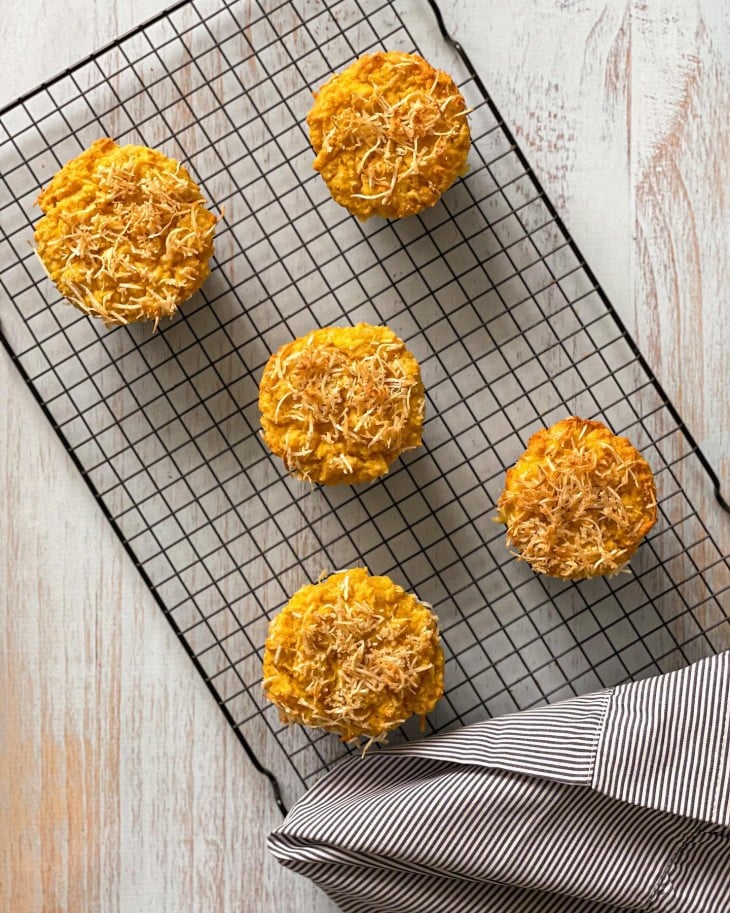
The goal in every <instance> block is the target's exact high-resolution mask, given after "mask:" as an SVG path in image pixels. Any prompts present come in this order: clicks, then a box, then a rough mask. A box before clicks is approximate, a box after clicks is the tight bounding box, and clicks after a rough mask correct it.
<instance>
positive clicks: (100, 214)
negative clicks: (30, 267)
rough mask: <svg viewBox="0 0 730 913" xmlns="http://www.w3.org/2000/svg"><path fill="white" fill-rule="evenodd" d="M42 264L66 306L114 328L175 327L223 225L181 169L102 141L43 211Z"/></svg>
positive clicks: (150, 153)
mask: <svg viewBox="0 0 730 913" xmlns="http://www.w3.org/2000/svg"><path fill="white" fill-rule="evenodd" d="M37 203H38V205H39V206H40V208H41V209H42V210H43V212H44V213H45V215H43V216H42V218H41V219H40V220H39V221H38V224H37V225H36V229H35V243H36V250H37V252H38V256H39V257H40V259H41V262H42V263H43V265H44V267H45V269H46V272H47V273H48V275H49V276H50V278H51V279H52V280H53V282H54V283H55V284H56V286H57V287H58V290H59V291H60V292H61V294H63V295H64V296H65V297H66V298H68V300H69V301H71V302H72V303H73V304H75V305H76V307H78V308H80V309H81V310H82V311H84V312H85V313H86V314H90V315H92V316H93V317H99V318H101V320H103V321H104V323H105V324H106V325H107V326H112V325H115V324H126V323H133V322H135V321H138V320H154V322H155V328H156V327H157V324H158V322H159V320H160V318H161V317H172V315H173V314H174V313H175V311H176V310H177V308H178V307H179V306H180V305H181V304H182V302H183V301H186V300H187V299H188V298H190V296H191V295H192V294H193V293H194V292H195V291H197V289H198V288H199V287H200V286H201V284H202V283H203V280H204V279H205V277H206V276H207V275H208V273H209V272H210V267H209V260H210V258H211V256H212V254H213V233H214V231H215V224H216V222H217V217H216V216H214V215H213V213H211V212H209V211H208V209H206V205H205V200H204V199H203V197H202V196H201V193H200V190H199V189H198V186H197V184H196V183H195V182H194V181H193V180H192V178H191V177H190V175H189V174H188V172H187V171H186V170H185V168H183V166H182V165H181V164H180V163H179V162H176V161H175V160H174V159H169V158H167V157H166V156H165V155H163V154H162V153H161V152H157V151H156V150H154V149H148V148H147V147H146V146H118V145H117V144H116V143H115V142H114V140H111V139H99V140H97V141H96V142H95V143H93V144H92V145H91V146H90V147H89V148H88V149H86V150H85V151H84V152H82V153H81V155H79V156H77V157H76V158H75V159H72V160H71V161H70V162H68V163H67V164H66V165H64V166H63V168H61V170H60V171H59V172H58V173H57V174H56V175H55V176H54V178H53V179H52V180H51V183H50V184H49V185H48V187H46V189H45V190H44V191H43V192H42V193H41V195H40V196H39V197H38V201H37Z"/></svg>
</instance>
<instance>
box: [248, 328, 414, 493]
mask: <svg viewBox="0 0 730 913" xmlns="http://www.w3.org/2000/svg"><path fill="white" fill-rule="evenodd" d="M337 333H340V334H344V333H348V334H350V335H349V337H348V338H349V339H350V340H352V339H354V338H357V347H356V350H353V348H352V347H351V346H347V345H344V344H342V345H341V344H339V340H338V338H337V336H336V335H334V334H337ZM328 334H329V335H328ZM262 388H264V389H266V390H267V392H270V394H271V396H272V397H273V403H275V407H274V408H273V416H271V415H269V416H266V417H263V416H262V420H263V421H264V427H265V429H266V437H267V440H269V441H270V443H271V441H272V437H273V436H272V434H271V428H270V427H269V425H268V420H269V419H271V418H273V422H274V423H275V424H276V425H278V426H279V427H280V428H281V429H286V430H285V431H284V432H281V433H280V434H281V437H282V445H283V446H282V448H281V449H282V450H283V453H282V454H281V455H282V456H283V458H284V461H285V463H286V465H287V468H288V469H289V471H290V472H292V473H293V474H294V475H296V476H298V477H299V478H303V479H309V478H310V472H311V468H312V463H313V461H315V462H316V461H319V460H321V459H322V458H325V459H326V460H327V461H328V463H329V464H331V466H332V467H334V469H336V471H337V473H338V474H339V475H341V476H343V477H344V478H347V477H348V476H352V475H353V472H354V464H355V463H357V465H358V468H359V469H361V468H362V464H363V463H364V462H368V461H369V460H371V459H373V456H374V454H375V453H376V452H377V453H378V454H383V453H392V454H393V455H395V454H397V453H401V452H403V451H404V450H408V449H411V448H412V447H414V446H417V443H418V441H420V426H421V422H422V419H423V389H422V385H421V381H420V373H419V372H418V368H417V364H416V362H415V359H414V358H413V356H412V355H411V354H410V353H409V352H408V350H407V349H406V348H405V346H404V344H403V343H402V341H401V340H399V339H398V338H397V337H396V336H395V335H394V334H393V333H391V332H390V331H389V330H384V329H383V328H370V327H367V326H366V325H364V324H360V325H359V326H358V327H355V328H351V329H349V328H348V329H346V330H341V329H339V328H334V329H333V330H320V331H316V332H314V333H311V334H310V335H309V336H308V337H306V339H305V340H304V345H295V346H284V347H282V349H280V350H279V351H278V352H277V353H276V354H275V355H274V356H272V358H271V359H270V362H269V364H268V365H267V369H266V372H265V375H264V378H263V379H262ZM414 429H415V431H414ZM416 431H417V434H416ZM380 471H382V468H381V470H380Z"/></svg>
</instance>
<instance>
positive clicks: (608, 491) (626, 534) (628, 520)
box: [499, 417, 657, 579]
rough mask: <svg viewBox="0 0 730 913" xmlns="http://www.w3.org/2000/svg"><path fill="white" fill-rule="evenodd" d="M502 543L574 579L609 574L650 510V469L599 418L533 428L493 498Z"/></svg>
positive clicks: (647, 525)
mask: <svg viewBox="0 0 730 913" xmlns="http://www.w3.org/2000/svg"><path fill="white" fill-rule="evenodd" d="M499 512H500V516H499V519H500V520H501V521H502V522H504V523H506V525H507V542H508V545H510V546H512V547H513V548H514V549H515V550H516V554H517V556H518V557H519V558H521V559H523V560H525V561H527V562H528V563H529V564H530V566H531V567H532V568H533V570H535V571H537V572H538V573H541V574H547V575H549V576H553V577H563V578H570V579H580V578H586V577H595V576H599V575H603V574H612V573H616V572H618V571H619V570H621V568H622V567H623V566H624V565H625V564H626V562H627V561H628V560H629V559H630V558H631V556H632V555H633V554H634V553H635V552H636V550H637V548H638V547H639V543H640V541H641V540H642V538H643V537H644V536H645V535H646V534H647V533H648V532H649V530H650V529H651V528H652V526H653V525H654V523H655V522H656V517H657V504H656V492H655V488H654V480H653V476H652V473H651V469H650V468H649V466H648V464H647V463H646V461H645V460H644V458H643V457H642V456H641V454H640V453H639V452H638V451H637V450H636V449H635V448H634V447H633V446H632V445H631V443H630V442H629V441H628V440H627V439H626V438H622V437H617V436H616V435H614V434H612V432H610V431H609V429H608V428H606V426H605V425H603V424H602V423H600V422H593V421H584V420H582V419H578V418H574V417H573V418H569V419H565V420H563V421H561V422H558V423H557V424H556V425H553V426H552V427H551V428H549V429H546V430H543V431H540V432H538V433H537V434H535V435H533V437H532V438H531V439H530V441H529V444H528V448H527V450H526V451H525V453H524V454H523V455H522V457H521V458H520V459H519V460H518V461H517V463H516V464H515V466H514V467H512V469H510V470H509V471H508V472H507V480H506V486H505V490H504V491H503V493H502V495H501V497H500V499H499Z"/></svg>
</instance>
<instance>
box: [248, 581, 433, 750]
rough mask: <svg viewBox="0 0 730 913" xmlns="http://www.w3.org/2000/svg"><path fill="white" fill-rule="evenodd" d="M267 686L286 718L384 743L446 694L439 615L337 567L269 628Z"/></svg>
mask: <svg viewBox="0 0 730 913" xmlns="http://www.w3.org/2000/svg"><path fill="white" fill-rule="evenodd" d="M263 685H264V692H265V694H266V697H267V698H268V699H269V700H270V701H271V702H272V703H273V704H275V705H276V706H277V707H278V708H279V714H280V716H281V719H282V722H285V723H302V724H303V725H305V726H312V727H315V728H318V729H326V730H327V731H328V732H334V733H337V734H338V735H339V736H341V738H342V739H343V741H352V740H357V739H358V738H359V737H365V738H367V739H370V740H373V741H378V740H381V739H383V737H384V736H385V735H386V733H387V732H389V731H390V730H391V729H395V728H396V727H397V726H399V725H400V724H401V723H403V722H405V720H407V719H408V718H409V717H410V716H413V715H414V714H419V715H421V716H423V715H425V714H427V713H429V712H430V711H431V710H433V708H434V707H435V706H436V702H437V701H438V699H439V698H440V697H441V695H442V693H443V687H444V655H443V650H442V649H441V643H440V639H439V633H438V622H437V619H436V616H435V615H434V614H433V612H432V611H431V609H430V608H429V607H428V606H426V605H424V604H423V603H421V602H419V601H418V599H416V597H415V596H413V595H411V594H409V593H406V591H405V590H404V589H403V588H402V587H399V586H397V585H396V584H395V583H393V581H392V580H390V579H389V578H388V577H371V576H370V574H368V572H367V571H366V570H365V569H364V568H353V569H351V570H347V571H338V572H337V573H335V574H332V575H331V576H329V577H328V578H327V579H326V580H323V581H322V582H321V583H316V584H309V585H307V586H304V587H302V588H301V589H300V590H299V591H298V592H296V593H295V594H294V596H292V598H291V600H290V601H289V603H288V604H287V605H286V606H285V607H284V608H283V609H282V611H281V612H280V613H279V614H278V615H277V616H276V618H274V620H273V621H272V622H271V624H270V625H269V633H268V637H267V638H266V648H265V651H264V679H263Z"/></svg>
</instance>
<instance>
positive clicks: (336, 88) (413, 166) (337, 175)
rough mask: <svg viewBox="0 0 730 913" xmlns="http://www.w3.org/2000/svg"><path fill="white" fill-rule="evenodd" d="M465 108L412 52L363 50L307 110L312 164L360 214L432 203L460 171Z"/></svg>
mask: <svg viewBox="0 0 730 913" xmlns="http://www.w3.org/2000/svg"><path fill="white" fill-rule="evenodd" d="M466 115H467V109H466V104H465V102H464V99H463V98H462V96H461V93H460V92H459V90H458V88H457V86H456V84H455V83H454V81H453V79H452V78H451V77H450V76H449V75H448V74H446V73H443V72H441V71H440V70H436V69H434V68H433V67H432V66H431V65H430V64H428V63H427V62H426V61H425V60H424V59H423V58H422V57H419V56H418V55H417V54H406V53H404V52H402V51H387V52H382V51H379V52H377V53H375V54H366V55H364V56H363V57H360V58H359V59H358V60H356V61H355V63H353V64H351V65H350V66H349V67H347V69H346V70H344V71H343V72H342V73H339V74H336V75H335V76H333V77H332V78H331V79H330V80H329V81H328V82H327V83H325V84H324V85H323V86H322V88H321V89H320V90H319V92H317V94H316V96H315V101H314V105H313V107H312V109H311V110H310V112H309V114H308V116H307V123H308V125H309V135H310V139H311V142H312V147H313V148H314V151H315V153H316V156H317V157H316V158H315V160H314V168H315V170H316V171H319V172H320V173H321V174H322V177H323V178H324V180H325V182H326V183H327V186H328V187H329V190H330V193H331V194H332V197H333V198H334V199H335V200H336V201H337V202H338V203H340V204H341V205H342V206H345V207H347V209H349V211H350V212H351V213H352V214H353V215H355V216H357V217H358V218H359V219H367V218H369V217H370V216H382V217H383V218H386V219H399V218H403V217H405V216H410V215H414V214H415V213H418V212H421V211H422V210H423V209H426V208H428V207H429V206H433V205H434V204H435V203H436V202H438V200H439V198H440V197H441V195H442V194H443V193H444V191H445V190H446V189H447V188H448V187H450V186H451V184H453V182H454V181H455V180H456V178H457V177H458V176H459V175H461V174H463V173H464V171H465V170H466V162H467V156H468V153H469V146H470V143H471V140H470V136H469V124H468V123H467V119H466Z"/></svg>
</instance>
